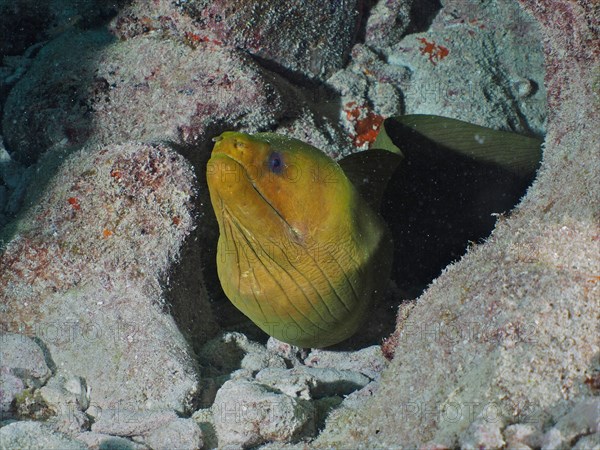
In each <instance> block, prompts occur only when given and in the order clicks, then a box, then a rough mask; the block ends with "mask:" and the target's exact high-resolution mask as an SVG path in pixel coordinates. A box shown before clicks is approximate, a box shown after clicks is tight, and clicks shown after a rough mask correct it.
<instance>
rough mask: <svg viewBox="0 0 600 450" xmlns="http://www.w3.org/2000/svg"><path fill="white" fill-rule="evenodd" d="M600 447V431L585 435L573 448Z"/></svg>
mask: <svg viewBox="0 0 600 450" xmlns="http://www.w3.org/2000/svg"><path fill="white" fill-rule="evenodd" d="M598 449H600V436H599V435H598V433H596V434H591V435H589V436H583V437H581V438H580V439H578V440H577V443H576V444H575V445H574V446H573V450H598Z"/></svg>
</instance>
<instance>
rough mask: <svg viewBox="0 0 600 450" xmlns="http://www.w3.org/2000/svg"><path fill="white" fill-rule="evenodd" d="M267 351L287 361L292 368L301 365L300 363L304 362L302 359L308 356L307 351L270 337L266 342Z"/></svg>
mask: <svg viewBox="0 0 600 450" xmlns="http://www.w3.org/2000/svg"><path fill="white" fill-rule="evenodd" d="M267 350H268V351H270V352H273V353H275V354H277V355H279V356H281V357H283V358H284V359H285V360H286V361H289V363H290V364H292V365H294V366H295V365H297V364H300V363H302V361H304V359H305V358H306V357H307V356H308V351H307V349H303V348H300V347H296V346H295V345H291V344H288V343H287V342H282V341H280V340H278V339H275V338H274V337H270V338H269V339H268V340H267Z"/></svg>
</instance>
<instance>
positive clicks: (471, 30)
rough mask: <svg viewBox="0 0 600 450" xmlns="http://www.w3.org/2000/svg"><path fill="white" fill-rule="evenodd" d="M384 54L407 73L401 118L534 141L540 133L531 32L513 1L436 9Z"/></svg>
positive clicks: (541, 92) (535, 33)
mask: <svg viewBox="0 0 600 450" xmlns="http://www.w3.org/2000/svg"><path fill="white" fill-rule="evenodd" d="M524 42H526V43H527V45H523V43H524ZM385 55H386V58H387V61H388V62H389V63H390V64H392V65H399V66H404V67H410V69H411V72H412V75H411V82H410V84H409V85H408V86H406V87H405V88H404V89H403V94H404V103H405V112H406V113H407V114H436V115H440V116H447V117H453V118H456V119H460V120H464V121H467V122H471V123H476V124H478V125H483V126H487V127H491V128H496V129H508V130H514V131H517V132H521V133H526V134H536V135H540V136H541V135H543V133H544V131H545V128H546V124H545V122H546V110H545V106H546V102H545V96H546V92H545V89H544V80H543V74H544V70H543V63H544V59H543V54H542V48H541V37H540V33H539V27H538V26H537V25H536V23H535V21H534V20H532V18H531V17H530V16H528V15H527V14H526V13H524V12H523V11H522V10H521V9H520V8H519V6H518V4H517V2H501V1H498V2H496V1H494V2H484V3H480V4H477V5H476V4H474V3H466V2H463V1H461V0H451V1H447V2H444V8H443V9H442V10H441V11H440V12H439V13H438V14H437V16H436V17H435V19H434V21H433V23H432V25H431V27H430V28H429V30H428V31H427V32H424V33H419V34H410V35H408V36H405V37H404V38H403V39H402V40H401V41H400V42H399V43H398V44H396V45H395V46H393V47H392V48H391V49H389V50H387V51H386V52H385ZM466 61H468V63H467V64H465V62H466ZM524 80H526V83H528V84H529V88H527V87H526V86H524V85H523V81H524Z"/></svg>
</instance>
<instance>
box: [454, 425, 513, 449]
mask: <svg viewBox="0 0 600 450" xmlns="http://www.w3.org/2000/svg"><path fill="white" fill-rule="evenodd" d="M500 425H501V424H499V423H496V422H488V421H486V420H481V419H480V420H476V421H475V422H473V423H471V425H470V426H469V428H468V429H467V431H466V432H465V433H464V434H463V435H462V436H461V437H460V440H459V443H460V447H461V448H464V449H480V448H485V449H501V448H504V444H505V442H504V439H502V433H500Z"/></svg>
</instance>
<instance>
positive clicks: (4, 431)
mask: <svg viewBox="0 0 600 450" xmlns="http://www.w3.org/2000/svg"><path fill="white" fill-rule="evenodd" d="M16 448H18V449H19V450H37V449H40V448H47V449H61V450H86V449H87V446H86V445H84V444H83V443H81V442H78V441H76V440H74V439H71V438H70V437H68V436H67V435H65V434H62V433H58V432H56V431H54V430H52V428H50V427H49V426H47V425H44V424H43V423H41V422H31V421H24V422H13V423H10V424H8V425H6V426H4V427H2V428H0V449H2V450H12V449H16Z"/></svg>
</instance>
